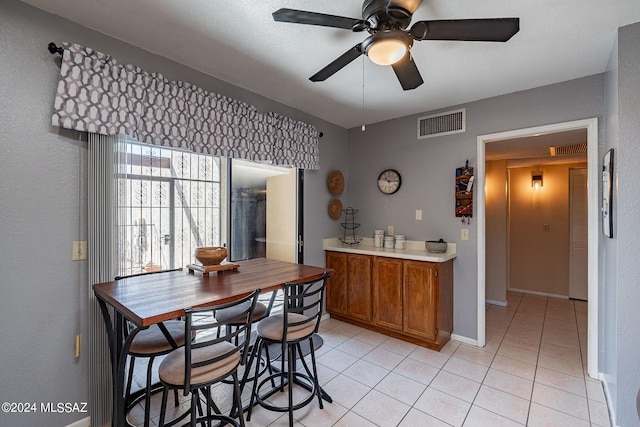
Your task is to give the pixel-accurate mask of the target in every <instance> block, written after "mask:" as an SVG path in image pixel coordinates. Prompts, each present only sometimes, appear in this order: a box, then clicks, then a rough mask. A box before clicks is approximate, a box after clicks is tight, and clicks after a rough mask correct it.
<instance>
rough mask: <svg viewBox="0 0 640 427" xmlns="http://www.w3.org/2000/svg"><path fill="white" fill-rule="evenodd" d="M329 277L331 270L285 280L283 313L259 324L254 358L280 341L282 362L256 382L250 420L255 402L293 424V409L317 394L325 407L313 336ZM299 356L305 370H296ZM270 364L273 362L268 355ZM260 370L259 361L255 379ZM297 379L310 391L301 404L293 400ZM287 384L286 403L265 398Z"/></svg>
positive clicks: (318, 325) (307, 402) (318, 323)
mask: <svg viewBox="0 0 640 427" xmlns="http://www.w3.org/2000/svg"><path fill="white" fill-rule="evenodd" d="M328 277H329V273H324V274H323V275H322V276H321V277H319V278H317V279H315V280H310V281H304V282H292V283H285V285H284V305H283V312H282V314H278V315H273V316H270V317H267V318H266V319H264V320H261V321H260V322H259V323H258V328H257V332H258V339H257V341H256V344H255V347H256V348H255V349H254V352H253V353H252V358H253V357H260V355H261V352H262V350H263V349H265V351H267V346H268V345H270V344H274V343H278V344H280V345H281V346H282V355H281V362H282V363H281V367H280V370H279V371H275V372H274V370H272V369H271V367H270V373H271V372H272V373H271V374H270V375H269V376H267V377H266V378H264V379H262V381H260V382H258V381H254V383H253V390H252V393H251V402H250V404H249V411H248V414H247V420H251V410H252V408H253V405H254V402H255V403H257V404H259V405H260V406H262V407H264V408H266V409H268V410H271V411H277V412H288V413H289V425H290V426H293V411H295V410H297V409H300V408H302V407H304V406H306V405H308V404H309V403H310V402H311V401H312V400H313V399H314V397H316V396H317V398H318V403H319V405H320V408H321V409H322V408H323V405H322V394H321V389H320V384H319V382H318V372H317V369H316V358H315V349H314V344H313V335H314V334H315V333H317V332H318V328H319V327H320V320H321V317H322V304H323V301H324V293H325V288H326V279H327V278H328ZM305 340H308V341H309V347H310V355H311V369H310V368H309V366H308V364H307V362H306V361H305V359H304V357H303V356H302V355H303V352H302V348H301V347H300V343H301V342H303V341H305ZM285 355H286V357H285ZM298 356H299V358H300V360H301V362H302V365H303V366H304V369H305V372H306V373H302V372H296V360H297V358H298ZM285 359H286V364H285ZM267 363H268V364H269V365H270V361H269V360H268V356H267ZM258 369H259V364H258V363H256V369H255V374H254V377H255V378H258V375H259V372H258ZM274 380H279V381H277V382H278V384H275V385H274ZM294 382H298V383H300V384H302V385H304V386H305V388H307V389H309V390H310V393H309V395H308V396H307V397H305V398H304V399H302V400H301V401H300V402H298V403H294V399H293V384H294ZM267 383H271V384H272V386H271V388H270V389H265V390H263V389H264V386H265V385H266V384H267ZM285 385H286V389H287V392H288V394H289V395H288V398H289V401H288V405H287V406H275V405H272V404H270V403H268V402H267V401H266V398H267V397H268V396H271V395H273V394H274V393H275V392H278V391H280V392H284V390H285Z"/></svg>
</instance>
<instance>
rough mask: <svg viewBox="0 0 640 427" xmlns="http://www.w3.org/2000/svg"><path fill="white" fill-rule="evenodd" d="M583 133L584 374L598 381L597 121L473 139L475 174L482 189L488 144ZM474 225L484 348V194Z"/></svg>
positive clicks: (479, 342)
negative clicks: (585, 231)
mask: <svg viewBox="0 0 640 427" xmlns="http://www.w3.org/2000/svg"><path fill="white" fill-rule="evenodd" d="M576 129H586V130H587V188H588V190H587V197H588V204H589V207H588V213H587V224H588V230H589V231H588V233H589V237H588V259H589V261H588V262H589V266H588V287H589V301H588V303H587V307H588V320H587V322H588V332H587V373H588V374H589V376H590V377H592V378H598V238H599V217H600V209H599V199H598V188H599V185H598V183H599V179H600V174H599V169H598V119H597V118H595V117H594V118H590V119H583V120H575V121H570V122H563V123H555V124H551V125H544V126H536V127H530V128H524V129H516V130H511V131H505V132H497V133H492V134H486V135H479V136H478V137H477V155H478V165H477V171H476V185H477V186H478V188H481V189H484V188H485V171H486V165H485V162H486V155H485V146H486V144H487V143H489V142H493V141H500V140H505V139H513V138H520V137H527V136H535V135H540V134H545V133H555V132H563V131H568V130H576ZM477 195H478V196H477V197H478V198H477V201H476V207H477V209H476V210H477V221H478V247H477V268H478V272H477V273H478V283H477V285H478V290H477V292H478V306H477V309H478V320H477V325H478V332H477V337H478V339H477V345H478V347H484V346H485V343H486V313H485V286H486V277H485V274H486V264H485V263H486V256H485V241H486V228H485V227H486V216H485V215H486V212H485V194H484V191H478V192H477Z"/></svg>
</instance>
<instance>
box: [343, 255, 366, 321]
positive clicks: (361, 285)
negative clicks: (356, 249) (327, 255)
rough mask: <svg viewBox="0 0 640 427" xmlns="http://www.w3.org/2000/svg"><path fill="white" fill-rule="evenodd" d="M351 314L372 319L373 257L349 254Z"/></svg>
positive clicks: (348, 270)
mask: <svg viewBox="0 0 640 427" xmlns="http://www.w3.org/2000/svg"><path fill="white" fill-rule="evenodd" d="M347 265H348V268H347V284H348V288H349V296H348V301H349V315H350V316H351V317H353V318H355V319H359V320H366V321H369V320H371V311H372V298H371V295H372V292H371V257H370V256H368V255H353V254H349V256H348V261H347Z"/></svg>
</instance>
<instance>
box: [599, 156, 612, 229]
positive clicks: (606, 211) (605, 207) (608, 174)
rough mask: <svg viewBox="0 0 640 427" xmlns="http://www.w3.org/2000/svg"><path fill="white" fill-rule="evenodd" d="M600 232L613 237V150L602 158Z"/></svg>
mask: <svg viewBox="0 0 640 427" xmlns="http://www.w3.org/2000/svg"><path fill="white" fill-rule="evenodd" d="M601 208H602V231H603V233H604V235H605V236H607V237H609V238H612V237H613V148H612V149H610V150H609V151H607V153H606V154H605V155H604V157H603V158H602V207H601Z"/></svg>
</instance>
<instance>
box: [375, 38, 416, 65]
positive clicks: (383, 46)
mask: <svg viewBox="0 0 640 427" xmlns="http://www.w3.org/2000/svg"><path fill="white" fill-rule="evenodd" d="M407 48H408V47H407V44H406V43H405V42H404V41H403V40H399V39H394V38H387V39H383V40H376V41H375V42H374V43H373V44H372V45H371V46H369V48H368V49H367V56H368V57H369V59H370V60H371V61H372V62H373V63H375V64H378V65H391V64H395V63H396V62H398V61H399V60H400V59H401V58H402V57H403V56H404V55H405V53H407Z"/></svg>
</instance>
